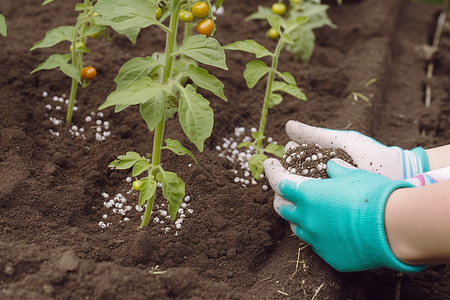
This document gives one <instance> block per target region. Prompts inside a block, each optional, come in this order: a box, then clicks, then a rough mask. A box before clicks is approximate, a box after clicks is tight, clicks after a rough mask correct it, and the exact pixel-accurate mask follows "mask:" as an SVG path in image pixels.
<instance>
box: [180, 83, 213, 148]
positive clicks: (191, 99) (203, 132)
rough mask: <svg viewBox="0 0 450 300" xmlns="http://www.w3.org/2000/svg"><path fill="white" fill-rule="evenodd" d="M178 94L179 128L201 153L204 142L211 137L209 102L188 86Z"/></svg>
mask: <svg viewBox="0 0 450 300" xmlns="http://www.w3.org/2000/svg"><path fill="white" fill-rule="evenodd" d="M180 94H181V97H180V102H179V106H178V118H179V120H180V124H181V127H182V128H183V131H184V133H185V134H186V136H187V137H188V138H189V140H190V141H191V142H192V143H194V145H195V146H197V148H198V150H200V152H202V151H203V147H204V142H205V140H206V139H207V138H208V137H210V136H211V132H212V128H213V124H214V113H213V110H212V108H211V107H210V106H209V101H208V100H206V99H205V98H203V96H202V95H200V94H198V93H197V92H196V90H195V88H194V87H193V86H192V85H190V84H188V85H187V86H186V87H185V88H182V89H180Z"/></svg>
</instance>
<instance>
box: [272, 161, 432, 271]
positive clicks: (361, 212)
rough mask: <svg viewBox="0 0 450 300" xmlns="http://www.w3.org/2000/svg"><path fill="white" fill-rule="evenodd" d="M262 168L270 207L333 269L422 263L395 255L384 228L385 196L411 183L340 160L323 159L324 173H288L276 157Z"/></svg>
mask: <svg viewBox="0 0 450 300" xmlns="http://www.w3.org/2000/svg"><path fill="white" fill-rule="evenodd" d="M264 169H265V172H266V175H267V178H268V179H269V182H270V184H271V186H272V188H273V189H274V191H275V193H276V194H275V201H274V208H275V210H276V211H277V212H278V214H280V216H281V217H283V218H284V219H286V220H287V221H289V222H290V223H291V228H292V230H293V232H294V233H295V234H296V235H297V236H298V237H299V238H301V239H302V240H304V241H305V242H307V243H309V244H310V245H311V247H312V249H313V250H314V251H315V252H316V253H317V254H318V255H319V256H321V257H322V258H323V259H324V260H325V261H326V262H328V263H329V264H330V265H331V266H332V267H333V268H335V269H336V270H338V271H342V272H345V271H361V270H369V269H375V268H382V267H387V268H391V269H394V270H398V271H402V272H418V271H421V270H423V269H424V268H425V267H426V266H413V265H409V264H405V263H404V262H402V261H400V260H399V259H398V258H396V257H395V255H394V254H393V252H392V251H391V249H390V247H389V244H388V240H387V238H386V234H385V221H384V211H385V204H386V201H387V199H388V197H389V196H390V195H391V193H392V192H393V191H395V190H399V189H410V188H412V187H414V185H413V184H412V183H410V182H406V181H402V180H398V181H392V180H390V179H388V178H387V177H385V176H382V175H379V174H375V173H372V172H369V171H365V170H360V169H354V168H351V167H349V166H348V164H347V165H346V164H345V163H344V162H342V161H340V160H336V161H334V160H331V161H329V162H328V164H327V173H328V175H329V176H330V178H329V179H310V178H306V177H302V176H298V175H294V174H292V173H290V172H288V171H287V170H285V169H284V168H283V166H282V165H281V164H280V162H279V161H278V160H276V159H268V160H266V161H265V162H264Z"/></svg>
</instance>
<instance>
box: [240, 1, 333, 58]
mask: <svg viewBox="0 0 450 300" xmlns="http://www.w3.org/2000/svg"><path fill="white" fill-rule="evenodd" d="M337 2H338V3H340V1H339V0H338V1H337ZM328 8H329V6H328V5H324V4H321V1H317V0H304V1H300V0H289V6H288V7H287V6H286V5H285V4H284V3H282V1H281V0H280V1H278V2H276V3H273V4H272V6H271V7H264V6H258V9H257V11H256V12H255V13H253V14H251V15H250V16H248V17H247V18H246V19H245V20H246V21H250V20H266V16H282V17H283V18H284V19H285V20H286V22H295V20H297V18H299V17H308V21H307V22H306V23H304V24H302V26H299V27H298V28H297V30H296V31H293V32H291V33H290V34H289V36H290V38H291V41H292V42H290V43H288V44H287V45H286V49H287V50H288V51H289V52H291V53H292V54H293V55H294V59H295V60H298V59H301V60H302V61H309V59H310V58H311V55H312V53H313V51H314V46H315V40H316V37H315V35H314V29H317V28H320V27H323V26H329V27H331V28H336V25H334V24H333V22H331V20H330V19H329V18H328V15H327V10H328ZM275 32H276V31H273V30H272V28H271V29H269V31H268V32H267V36H268V37H270V38H271V39H277V38H278V36H277V35H276V33H275Z"/></svg>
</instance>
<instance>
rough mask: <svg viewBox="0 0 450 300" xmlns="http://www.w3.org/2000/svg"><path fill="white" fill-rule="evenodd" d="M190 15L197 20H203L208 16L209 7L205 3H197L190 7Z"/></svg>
mask: <svg viewBox="0 0 450 300" xmlns="http://www.w3.org/2000/svg"><path fill="white" fill-rule="evenodd" d="M192 13H193V14H194V16H196V17H197V18H199V19H204V18H206V17H207V16H208V15H209V5H208V3H206V2H197V3H195V4H194V5H192Z"/></svg>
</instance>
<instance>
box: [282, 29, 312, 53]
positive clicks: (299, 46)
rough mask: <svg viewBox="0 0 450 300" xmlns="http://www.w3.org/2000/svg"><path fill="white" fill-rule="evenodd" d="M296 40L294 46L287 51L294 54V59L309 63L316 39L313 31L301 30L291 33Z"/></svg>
mask: <svg viewBox="0 0 450 300" xmlns="http://www.w3.org/2000/svg"><path fill="white" fill-rule="evenodd" d="M291 35H293V38H294V44H292V45H288V46H287V49H288V50H289V51H290V52H291V53H292V54H294V58H295V59H296V60H297V59H299V58H300V59H301V60H302V61H309V59H310V58H311V55H312V53H313V51H314V46H315V40H316V37H315V35H314V32H313V31H312V29H309V28H303V27H302V28H299V29H298V30H297V31H294V32H292V33H291Z"/></svg>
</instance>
